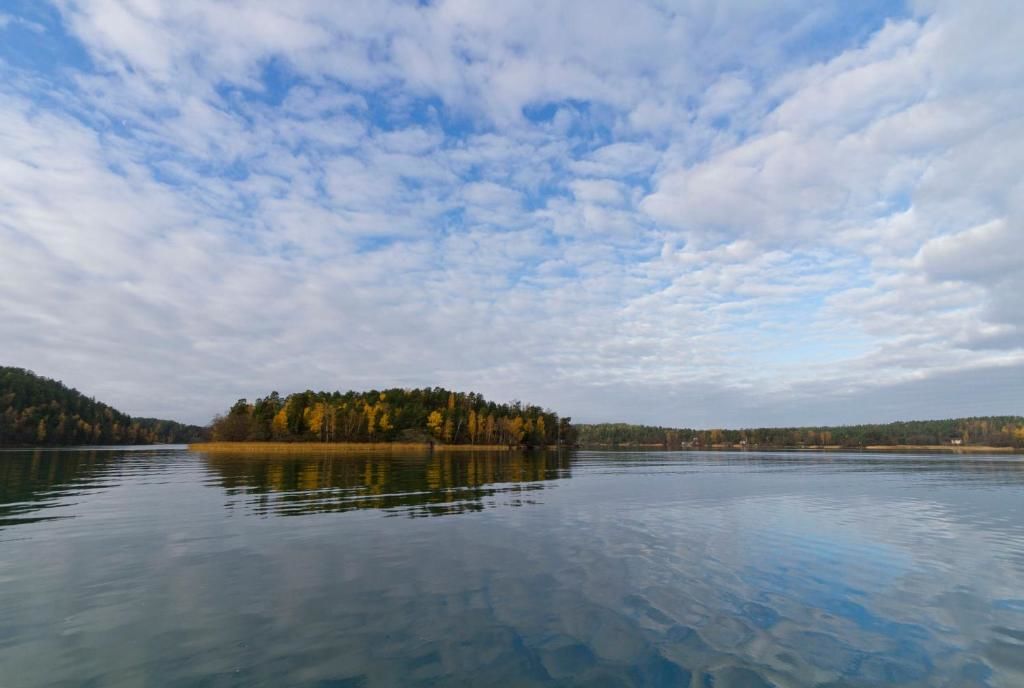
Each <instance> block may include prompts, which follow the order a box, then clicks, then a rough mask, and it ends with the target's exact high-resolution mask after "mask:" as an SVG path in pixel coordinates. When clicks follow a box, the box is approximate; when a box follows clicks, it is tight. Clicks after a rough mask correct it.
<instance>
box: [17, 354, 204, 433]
mask: <svg viewBox="0 0 1024 688" xmlns="http://www.w3.org/2000/svg"><path fill="white" fill-rule="evenodd" d="M205 436H206V435H205V430H204V429H203V428H200V427H197V426H195V425H184V424H182V423H175V422H174V421H169V420H159V419H157V418H132V417H131V416H129V415H127V414H125V413H121V412H120V411H118V410H116V409H114V408H111V407H110V406H107V405H106V404H103V403H101V402H98V401H96V400H95V399H91V398H89V397H87V396H85V395H84V394H82V393H81V392H79V391H78V390H76V389H72V388H70V387H67V386H66V385H64V384H63V383H61V382H58V381H57V380H51V379H49V378H45V377H41V376H39V375H36V374H35V373H33V372H31V371H28V370H24V369H22V368H10V367H0V446H2V447H26V446H69V445H103V444H178V443H184V442H194V441H197V440H200V439H203V438H204V437H205Z"/></svg>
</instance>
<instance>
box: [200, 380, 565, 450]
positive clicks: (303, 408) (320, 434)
mask: <svg viewBox="0 0 1024 688" xmlns="http://www.w3.org/2000/svg"><path fill="white" fill-rule="evenodd" d="M212 431H213V439H214V440H215V441H220V442H243V441H278V442H427V441H435V442H439V443H442V444H480V445H503V446H509V445H523V446H546V445H553V444H556V443H558V442H561V443H562V444H573V443H575V432H574V429H573V426H572V424H571V423H570V419H569V418H559V417H558V415H557V414H555V413H553V412H552V411H547V410H544V409H542V408H540V407H539V406H530V405H524V404H522V403H521V402H518V401H517V402H513V403H511V404H496V403H494V402H493V401H487V400H486V399H484V398H483V397H482V396H481V395H479V394H475V393H472V392H470V393H468V394H467V393H464V392H452V391H449V390H447V389H442V388H440V387H433V388H425V389H398V388H396V389H386V390H384V391H377V390H373V391H369V392H345V393H341V392H313V391H306V392H299V393H297V394H290V395H288V396H287V397H281V396H280V395H279V394H278V393H277V392H272V393H271V394H270V395H269V396H267V397H263V398H261V399H257V400H256V401H254V402H252V403H249V402H248V401H247V400H246V399H239V400H238V401H237V402H236V403H235V405H234V406H232V407H231V409H230V410H229V411H228V413H227V414H226V415H223V416H218V417H216V418H214V420H213V424H212Z"/></svg>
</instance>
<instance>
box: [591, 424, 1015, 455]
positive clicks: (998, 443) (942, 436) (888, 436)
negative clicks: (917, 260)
mask: <svg viewBox="0 0 1024 688" xmlns="http://www.w3.org/2000/svg"><path fill="white" fill-rule="evenodd" d="M576 429H577V432H578V434H579V442H580V444H582V445H584V446H586V445H591V446H612V447H628V446H644V445H646V446H660V447H665V448H668V449H679V448H683V447H713V446H721V445H728V446H751V447H755V446H760V447H822V446H828V447H835V446H838V447H848V448H858V447H867V446H872V445H962V446H971V445H974V446H988V447H1024V417H1022V416H981V417H975V418H950V419H947V420H914V421H901V422H896V423H884V424H866V425H840V426H819V427H801V428H744V429H739V430H726V429H711V430H695V429H692V428H664V427H658V426H650V425H630V424H628V423H600V424H595V425H577V426H576Z"/></svg>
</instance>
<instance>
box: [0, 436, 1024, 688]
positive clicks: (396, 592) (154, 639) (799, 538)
mask: <svg viewBox="0 0 1024 688" xmlns="http://www.w3.org/2000/svg"><path fill="white" fill-rule="evenodd" d="M253 685H265V686H301V687H307V686H308V687H317V688H340V687H342V686H352V687H354V686H415V685H431V686H434V685H437V686H469V685H473V686H497V685H501V686H548V685H586V686H689V687H691V688H697V687H699V688H737V687H742V688H757V687H763V686H778V687H779V688H784V687H791V686H831V687H836V688H838V687H839V686H893V685H895V686H950V687H957V688H960V687H964V686H993V687H996V686H1002V687H1011V686H1012V687H1015V688H1019V687H1020V686H1024V460H1021V459H1019V458H1012V457H1004V458H998V457H968V458H963V459H960V458H955V457H948V456H906V455H901V456H882V455H872V456H864V455H856V454H806V455H805V454H782V453H779V454H768V453H753V452H744V453H660V452H659V453H639V452H638V453H612V452H578V453H575V454H572V455H562V456H556V455H555V454H551V453H549V454H540V455H529V456H522V455H519V456H517V455H507V454H502V455H495V454H480V455H468V454H455V455H441V454H435V455H434V456H429V457H428V456H419V457H416V456H405V457H400V456H395V457H385V456H364V457H348V456H335V457H329V458H325V457H320V456H308V457H307V456H303V457H280V456H278V457H258V456H245V457H226V456H204V455H203V454H195V453H189V452H188V451H186V450H184V449H181V448H156V449H135V450H125V449H117V450H109V451H37V452H2V453H0V686H3V687H4V688H23V687H29V686H33V687H34V686H40V687H41V686H47V687H53V686H253Z"/></svg>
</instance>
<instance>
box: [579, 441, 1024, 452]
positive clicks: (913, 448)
mask: <svg viewBox="0 0 1024 688" xmlns="http://www.w3.org/2000/svg"><path fill="white" fill-rule="evenodd" d="M579 448H580V449H632V450H666V451H693V452H696V451H751V452H760V451H788V452H877V453H885V452H889V453H893V454H899V453H905V452H920V451H926V452H933V453H938V454H1024V447H991V446H982V445H966V446H964V445H961V446H953V445H948V444H869V445H867V446H864V447H843V446H840V445H806V446H793V445H767V444H762V445H747V446H742V445H736V444H714V445H710V446H707V447H675V448H672V449H669V448H667V447H665V445H663V444H595V443H587V444H582V445H580V447H579Z"/></svg>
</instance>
